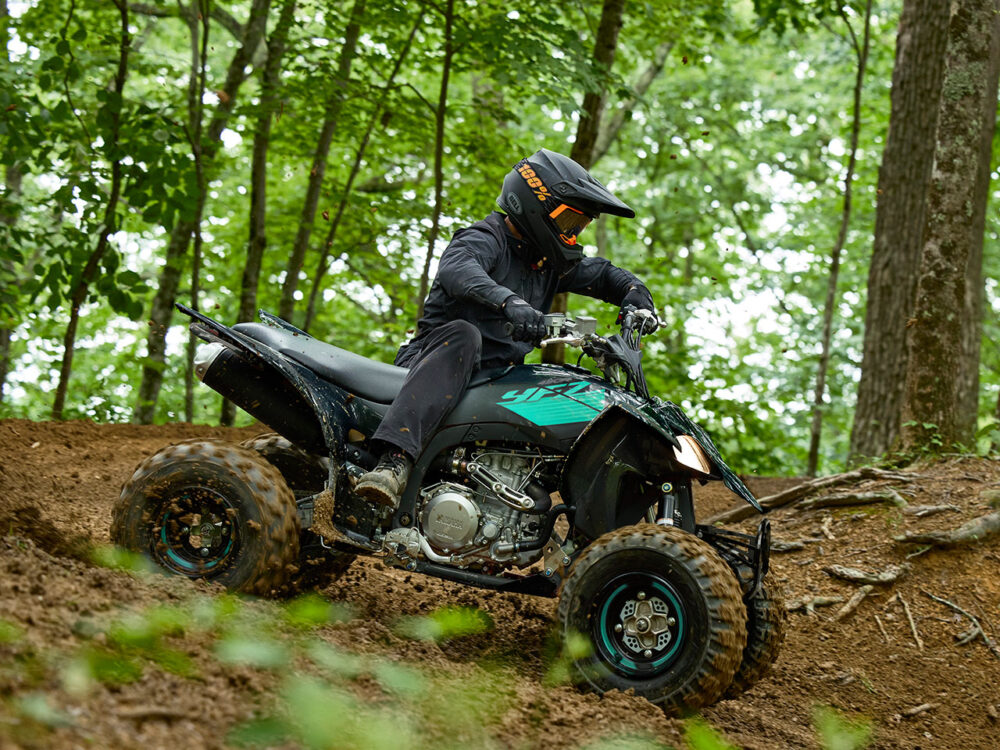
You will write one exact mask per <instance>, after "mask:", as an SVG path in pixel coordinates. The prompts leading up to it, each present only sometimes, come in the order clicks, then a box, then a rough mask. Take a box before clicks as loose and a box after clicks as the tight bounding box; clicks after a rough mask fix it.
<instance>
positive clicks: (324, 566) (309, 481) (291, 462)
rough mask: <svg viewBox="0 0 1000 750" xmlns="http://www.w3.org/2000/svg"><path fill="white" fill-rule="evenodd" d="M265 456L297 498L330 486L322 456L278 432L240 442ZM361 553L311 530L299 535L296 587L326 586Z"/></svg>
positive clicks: (303, 531) (338, 576)
mask: <svg viewBox="0 0 1000 750" xmlns="http://www.w3.org/2000/svg"><path fill="white" fill-rule="evenodd" d="M240 445H241V446H243V447H244V448H247V449H248V450H252V451H254V452H256V453H258V454H259V455H260V456H262V457H263V458H264V459H265V460H266V461H267V462H268V463H270V464H271V465H272V466H274V468H276V469H277V470H278V471H279V472H281V476H282V477H284V479H285V484H287V485H288V487H289V489H291V490H292V492H293V493H294V494H295V496H296V497H305V496H308V495H314V494H316V493H317V492H320V491H322V489H323V487H324V486H325V485H326V478H327V473H328V472H327V468H326V466H325V465H324V461H323V459H322V458H321V457H319V456H317V455H315V454H313V453H308V452H307V451H304V450H302V449H301V448H299V447H297V446H296V445H294V444H293V443H292V442H291V441H290V440H288V439H287V438H284V437H282V436H281V435H278V434H277V433H274V432H272V433H269V434H266V435H258V436H257V437H255V438H251V439H250V440H246V441H244V442H242V443H240ZM355 557H357V555H356V554H355V553H353V552H350V551H348V550H343V549H338V548H333V549H330V548H329V547H324V546H323V545H322V543H321V540H320V537H319V536H317V535H316V534H314V533H313V532H312V531H310V530H309V529H302V532H301V535H300V536H299V561H298V565H299V570H298V573H297V574H296V575H295V577H294V581H293V586H294V587H295V588H296V589H324V588H326V587H327V586H329V585H330V584H331V583H333V582H334V581H336V580H337V579H338V578H340V576H341V575H343V574H344V572H345V571H346V570H347V569H348V568H349V567H350V565H351V563H352V562H354V558H355Z"/></svg>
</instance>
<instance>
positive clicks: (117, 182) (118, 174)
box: [52, 0, 131, 420]
mask: <svg viewBox="0 0 1000 750" xmlns="http://www.w3.org/2000/svg"><path fill="white" fill-rule="evenodd" d="M114 3H115V5H116V6H117V7H118V10H119V14H120V16H121V41H120V45H119V48H118V69H117V71H116V73H115V80H114V91H115V95H116V96H115V99H116V101H117V107H116V108H114V109H112V111H111V129H110V131H109V133H108V139H107V141H106V143H105V147H104V148H105V150H106V151H108V152H111V151H115V150H117V148H118V139H119V134H120V132H121V107H122V92H123V91H124V90H125V77H126V75H127V74H128V52H129V43H130V41H131V40H130V37H129V31H128V0H114ZM105 106H110V105H107V104H106V105H105ZM121 159H122V157H121V155H118V156H117V158H115V159H114V160H113V161H112V162H111V191H110V194H109V195H108V204H107V206H105V209H104V223H103V225H102V227H101V234H100V236H99V237H98V238H97V247H95V248H94V252H92V253H91V254H90V257H89V258H88V259H87V263H86V265H85V266H84V267H83V270H82V271H81V272H80V277H79V278H78V279H77V281H76V283H75V284H74V286H73V291H72V292H71V295H70V313H69V324H68V325H67V326H66V333H65V335H64V336H63V358H62V363H61V365H60V367H59V384H58V385H57V386H56V393H55V399H54V400H53V403H52V419H54V420H61V419H62V418H63V409H64V407H65V405H66V391H67V389H68V387H69V378H70V374H71V372H72V368H73V348H74V346H75V345H76V330H77V326H78V325H79V322H80V306H81V305H82V304H83V303H84V301H85V300H86V299H87V293H88V291H89V289H90V284H91V282H92V281H93V280H94V278H95V277H96V276H97V270H98V268H99V266H100V262H101V259H102V258H103V257H104V253H105V252H107V249H108V238H109V237H110V236H111V235H112V234H114V232H115V231H116V227H117V223H118V222H117V221H116V218H115V214H116V212H117V210H118V199H119V196H120V194H121V186H122V162H121Z"/></svg>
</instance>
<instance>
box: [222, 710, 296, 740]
mask: <svg viewBox="0 0 1000 750" xmlns="http://www.w3.org/2000/svg"><path fill="white" fill-rule="evenodd" d="M291 734H292V730H291V727H290V726H289V725H288V723H287V722H286V721H284V720H282V719H278V718H274V717H264V718H260V719H251V720H250V721H245V722H243V723H242V724H238V725H237V726H235V727H234V728H233V729H232V730H231V731H230V732H229V735H228V737H227V739H228V741H229V744H232V745H236V746H237V747H275V746H278V745H284V744H286V743H287V741H288V738H289V736H290V735H291Z"/></svg>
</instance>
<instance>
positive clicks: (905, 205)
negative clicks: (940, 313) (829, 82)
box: [850, 0, 950, 459]
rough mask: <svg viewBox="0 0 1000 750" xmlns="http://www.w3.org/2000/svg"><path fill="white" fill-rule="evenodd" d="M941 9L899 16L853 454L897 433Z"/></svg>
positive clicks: (933, 2) (881, 445)
mask: <svg viewBox="0 0 1000 750" xmlns="http://www.w3.org/2000/svg"><path fill="white" fill-rule="evenodd" d="M949 12H950V9H949V4H948V3H944V2H941V0H904V2H903V11H902V14H901V16H900V20H899V32H898V34H897V37H896V62H895V67H894V68H893V71H892V93H891V111H890V115H889V133H888V135H887V137H886V143H885V150H884V151H883V154H882V166H881V168H880V170H879V178H878V196H879V197H878V206H877V208H876V212H875V239H874V246H873V248H872V258H871V264H870V265H869V269H868V305H867V309H866V311H865V334H864V350H863V359H862V362H861V381H860V383H859V384H858V402H857V408H856V410H855V412H854V424H853V427H852V429H851V448H850V452H851V455H852V457H854V458H855V459H857V458H864V457H871V456H880V455H883V454H884V453H886V452H887V451H888V450H889V449H890V448H891V447H892V444H893V442H894V441H895V439H896V436H897V435H898V434H899V425H900V421H901V420H900V414H901V408H902V403H903V384H904V382H905V378H906V345H905V338H906V324H907V321H908V320H909V319H910V317H911V315H912V312H913V301H914V295H915V293H916V283H917V267H918V265H919V259H920V248H921V238H922V233H923V217H924V206H925V197H926V193H927V184H928V182H929V180H930V176H931V167H932V165H933V162H934V135H935V133H936V131H937V118H938V106H937V102H938V99H939V98H940V94H941V79H942V76H943V74H944V53H945V47H946V45H947V42H948V19H949Z"/></svg>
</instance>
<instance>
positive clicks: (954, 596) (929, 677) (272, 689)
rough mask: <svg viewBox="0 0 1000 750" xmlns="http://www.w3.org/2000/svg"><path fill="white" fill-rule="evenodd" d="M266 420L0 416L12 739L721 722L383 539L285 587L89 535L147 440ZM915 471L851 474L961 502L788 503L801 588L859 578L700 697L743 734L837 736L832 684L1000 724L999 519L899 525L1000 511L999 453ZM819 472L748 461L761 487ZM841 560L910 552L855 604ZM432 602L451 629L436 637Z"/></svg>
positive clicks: (787, 557) (882, 735)
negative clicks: (387, 547)
mask: <svg viewBox="0 0 1000 750" xmlns="http://www.w3.org/2000/svg"><path fill="white" fill-rule="evenodd" d="M263 431H264V430H261V429H259V428H246V429H241V430H224V429H221V428H209V427H197V426H190V425H168V426H157V427H138V426H131V425H94V424H91V423H87V422H70V423H60V424H55V423H32V422H27V421H19V420H8V421H3V422H0V749H2V748H8V747H29V748H77V747H118V748H146V749H147V750H152V749H153V748H166V747H183V748H186V749H189V750H193V749H194V748H202V747H208V748H215V747H225V746H227V745H229V744H230V743H235V742H237V741H239V740H240V739H241V738H242V739H243V740H248V739H255V740H256V741H257V742H259V743H261V744H264V745H269V746H275V747H297V746H322V745H323V744H324V743H325V742H326V741H328V738H329V736H330V734H329V733H330V732H332V731H336V733H337V737H338V738H339V739H338V740H337V741H336V742H335V743H333V744H332V745H331V746H334V747H345V748H346V747H394V748H407V747H431V746H433V747H436V748H439V747H459V746H466V747H468V746H476V747H503V748H507V747H510V748H546V749H548V748H563V747H587V748H596V747H607V748H611V747H614V748H639V747H641V748H646V747H661V746H663V745H666V746H670V747H678V748H679V747H686V746H689V747H699V748H701V747H708V746H712V745H711V743H708V744H706V741H705V740H704V739H701V740H699V739H698V732H699V731H704V725H703V724H698V723H697V721H698V720H691V719H673V718H667V717H665V716H664V715H663V714H662V712H660V711H659V710H658V709H657V708H656V707H654V706H653V705H651V704H649V703H648V702H646V701H645V700H643V699H641V698H638V697H635V696H633V695H629V694H621V693H612V694H608V695H605V696H604V697H598V696H595V695H592V694H588V693H584V692H581V691H579V690H577V689H576V688H574V687H573V686H571V685H568V684H565V682H564V681H562V682H561V681H560V679H559V675H560V670H561V669H562V668H564V666H565V665H564V663H563V662H562V661H560V658H559V657H558V654H557V653H555V650H554V649H553V648H552V645H551V640H550V633H551V623H552V619H553V615H554V606H555V602H554V601H552V600H544V599H537V598H532V597H527V596H520V595H515V594H503V593H495V592H484V591H480V590H475V589H470V588H466V587H463V586H460V585H457V584H452V583H448V582H443V581H438V580H436V579H430V578H424V577H420V576H415V575H410V574H408V573H406V572H404V571H399V570H393V569H386V568H384V567H383V566H382V564H381V563H380V562H378V561H377V560H376V559H372V558H366V559H359V560H358V561H356V562H355V563H353V564H352V566H351V568H350V569H349V570H348V572H347V574H346V575H345V576H344V577H343V578H342V579H341V580H340V581H339V582H337V583H335V584H334V585H332V586H330V587H329V588H327V589H326V590H325V591H323V592H322V595H323V597H324V598H323V599H319V598H318V597H313V598H307V599H302V600H298V601H292V602H284V603H282V602H271V601H261V600H243V599H238V598H236V597H232V596H228V595H225V594H224V592H222V591H221V590H220V589H219V588H218V587H215V586H207V585H195V584H192V583H189V582H187V581H186V580H181V579H176V578H174V579H170V578H166V577H163V576H158V575H148V574H137V573H134V572H126V571H122V570H119V569H115V568H113V567H107V566H106V565H104V566H102V565H99V564H96V563H95V562H92V560H93V558H94V555H93V552H92V551H90V548H91V547H93V546H94V545H106V544H107V543H108V526H109V522H110V509H111V506H112V504H113V502H114V501H115V499H116V497H117V495H118V492H119V490H120V488H121V485H122V484H123V483H124V481H125V480H126V479H127V478H128V477H129V476H130V474H131V473H132V471H133V469H134V467H135V465H136V464H137V463H138V462H139V461H140V460H142V459H143V458H144V457H145V456H148V455H149V454H151V453H153V452H154V451H156V450H158V449H159V448H161V447H163V446H164V445H167V444H168V443H171V442H174V441H178V440H181V439H185V438H189V437H195V436H213V437H225V438H228V439H233V440H243V439H246V438H247V437H251V436H253V435H255V434H258V433H260V432H263ZM913 471H914V472H915V473H917V474H919V475H920V476H919V478H917V479H916V480H915V481H910V482H896V483H893V482H884V481H883V482H878V481H875V482H872V481H869V482H868V483H867V485H868V486H854V487H851V488H850V489H852V490H855V489H857V490H861V491H864V490H868V489H872V488H880V487H888V486H892V487H895V488H896V489H897V490H899V491H900V492H901V493H903V497H905V499H906V500H907V501H908V502H909V504H910V506H918V505H940V504H947V505H950V506H953V507H952V508H951V509H948V510H947V511H946V512H942V513H939V514H936V515H931V516H928V517H918V516H916V515H912V514H908V513H905V512H904V511H903V509H901V508H900V507H897V506H893V505H886V504H876V505H866V506H852V507H844V508H835V509H817V510H801V509H800V508H799V507H798V505H797V504H793V505H790V506H788V507H785V508H781V509H777V510H775V511H773V512H772V513H771V514H770V518H771V520H772V523H773V526H774V537H775V539H776V540H778V541H781V542H785V543H788V542H800V543H801V549H794V550H791V551H787V552H780V553H779V552H776V553H775V554H774V555H773V557H772V561H773V562H772V565H773V568H774V570H776V572H777V576H778V579H779V581H780V582H781V583H782V584H783V585H784V586H785V587H786V591H785V594H786V598H787V599H788V601H789V602H790V603H801V602H803V601H807V600H812V599H813V598H814V597H829V598H837V597H840V598H841V599H842V601H841V602H837V603H835V604H832V605H830V606H816V607H815V608H814V609H813V611H811V612H808V611H807V610H805V609H800V610H797V611H794V612H792V613H790V614H789V621H788V635H787V639H786V642H785V646H784V649H783V651H782V652H781V654H780V657H779V658H778V660H777V662H776V663H775V665H774V667H773V670H772V671H771V673H770V674H769V675H768V676H767V677H766V678H765V679H763V680H762V681H761V682H760V683H759V684H758V685H757V686H756V687H754V688H753V689H752V690H750V691H749V692H748V693H746V694H745V695H743V696H742V697H740V698H739V699H737V700H728V701H721V702H719V703H717V704H716V705H714V706H712V707H710V708H708V709H706V710H704V711H703V712H702V719H703V720H704V722H707V723H708V724H709V725H710V726H711V727H714V730H715V732H717V733H718V735H719V736H721V737H724V738H725V740H726V741H728V742H729V743H732V744H733V745H736V746H739V747H747V748H786V747H787V748H812V747H820V746H821V739H820V736H821V733H822V729H821V725H822V724H823V721H822V719H818V718H817V717H818V716H820V715H821V714H819V713H817V712H818V710H819V709H820V708H821V707H830V708H832V709H833V710H834V711H835V712H836V715H838V716H840V717H842V719H843V720H846V721H848V722H858V723H861V724H863V725H865V726H867V727H868V728H869V730H870V733H871V739H870V746H871V747H875V748H955V749H956V750H957V749H959V748H962V749H963V750H965V749H967V748H990V747H997V746H1000V725H998V715H997V712H998V710H1000V651H991V648H990V643H988V642H987V641H988V640H989V641H990V642H992V643H996V642H998V641H1000V633H998V627H1000V575H998V573H1000V537H993V538H992V539H988V540H986V541H983V542H978V543H971V544H967V545H963V546H960V547H958V548H955V549H949V550H939V549H930V550H927V551H925V552H923V553H921V554H916V555H914V554H913V553H915V552H920V551H921V549H923V548H921V547H918V546H916V545H913V544H900V543H897V542H895V541H894V540H893V537H894V536H895V535H899V534H901V533H905V532H907V531H923V530H934V529H951V528H955V527H957V526H959V525H960V524H961V523H964V522H966V521H968V520H970V519H973V518H975V517H978V516H982V515H983V514H985V513H989V512H990V503H989V498H990V497H991V496H992V497H995V496H996V495H997V490H998V488H1000V462H996V461H990V460H984V459H975V458H963V459H957V458H956V459H952V460H946V461H943V462H939V463H934V464H929V465H923V466H917V467H913ZM800 481H801V480H796V479H759V478H750V480H749V484H750V487H751V489H753V490H754V491H755V492H756V493H757V495H758V496H765V495H769V494H772V493H774V492H777V491H780V490H783V489H785V488H788V487H790V486H793V485H795V484H797V483H799V482H800ZM696 493H697V494H696V507H697V508H698V511H699V515H700V517H702V518H704V517H707V516H708V515H711V514H713V513H715V512H718V511H721V510H724V509H726V508H728V507H730V506H732V505H733V504H734V499H735V498H734V497H733V496H731V495H729V494H728V493H726V492H725V490H723V489H722V488H721V486H718V487H717V486H713V485H707V486H706V487H704V488H698V489H697V490H696ZM755 523H756V521H755V520H754V519H750V520H748V521H745V522H743V524H736V525H735V526H734V528H743V529H744V530H749V529H750V528H752V526H753V524H755ZM791 546H792V547H798V546H800V545H798V544H792V545H791ZM832 564H840V565H845V566H850V567H852V568H860V569H864V570H867V571H869V572H879V571H884V570H886V569H888V568H889V567H890V566H893V565H904V564H906V565H908V566H910V569H909V572H908V574H907V575H905V576H904V577H902V578H901V579H900V580H899V581H897V582H896V583H893V584H886V585H875V586H874V588H873V590H872V592H871V593H870V595H869V596H868V597H867V598H866V599H865V600H864V601H863V602H862V603H861V604H860V606H859V607H858V608H857V610H856V611H855V612H854V613H853V614H850V615H848V616H846V617H844V618H843V619H840V620H837V619H836V618H835V613H836V612H837V611H838V609H839V608H840V607H841V606H842V604H843V603H844V602H846V601H847V600H848V599H850V598H851V596H852V595H853V594H854V593H855V592H856V591H857V590H858V588H859V586H858V585H857V584H853V583H847V582H843V581H841V580H839V579H836V578H834V577H832V576H831V575H829V574H828V573H827V572H825V570H824V569H825V568H827V567H828V566H830V565H832ZM929 595H933V596H936V597H939V598H941V599H945V600H948V601H950V602H952V603H953V604H955V605H957V606H959V607H961V608H962V609H964V610H965V611H966V612H968V613H969V614H971V615H973V616H975V617H976V618H977V620H978V621H979V622H980V623H981V624H982V628H983V630H984V633H985V636H986V637H985V638H984V637H977V638H975V639H974V640H972V641H970V642H967V643H960V642H959V637H960V636H961V635H962V634H963V633H964V632H965V631H967V630H968V629H969V625H970V622H971V620H969V619H968V618H967V617H965V616H964V615H962V614H960V613H958V612H957V611H955V610H954V609H952V608H951V607H949V606H947V605H946V604H944V603H942V602H939V601H937V600H935V599H933V598H931V596H929ZM327 602H331V603H333V606H330V605H329V604H327ZM815 603H818V604H819V603H821V600H818V601H817V602H815ZM904 604H905V608H904ZM445 605H452V606H464V607H470V608H478V609H479V610H481V611H482V612H484V613H485V615H482V614H480V615H477V616H475V617H473V618H472V626H471V627H470V626H469V624H470V623H469V622H465V623H464V625H463V624H462V623H459V626H458V629H457V630H456V626H455V623H453V622H449V621H447V618H442V617H440V616H437V619H435V617H436V616H435V615H434V614H433V613H434V612H435V611H436V610H439V609H440V608H441V607H443V606H445ZM907 609H908V610H909V614H910V617H908V616H907V611H906V610H907ZM428 616H429V619H428ZM911 618H912V625H911ZM466 619H468V618H466ZM428 623H431V624H434V623H437V625H439V626H440V627H441V628H443V630H439V632H438V633H437V634H438V636H440V634H441V632H447V634H448V637H445V638H441V637H438V638H435V637H434V635H435V633H434V632H433V628H431V629H430V631H429V630H428V627H427V625H428ZM477 624H478V625H480V626H482V627H478V626H477ZM462 628H465V629H466V630H467V631H468V632H469V634H467V635H464V636H463V635H460V634H458V630H461V629H462ZM917 638H919V643H918V641H917ZM993 648H994V649H995V648H996V647H995V646H994V647H993ZM699 727H701V730H699ZM324 733H326V734H324ZM324 738H327V739H324Z"/></svg>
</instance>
